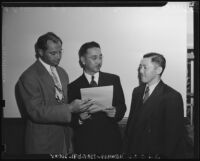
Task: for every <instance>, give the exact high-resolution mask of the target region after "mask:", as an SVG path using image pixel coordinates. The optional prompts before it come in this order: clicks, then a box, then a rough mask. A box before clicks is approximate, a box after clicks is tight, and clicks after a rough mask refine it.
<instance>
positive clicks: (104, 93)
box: [81, 86, 113, 106]
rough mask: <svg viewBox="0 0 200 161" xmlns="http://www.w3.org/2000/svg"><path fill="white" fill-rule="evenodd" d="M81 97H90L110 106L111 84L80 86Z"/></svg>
mask: <svg viewBox="0 0 200 161" xmlns="http://www.w3.org/2000/svg"><path fill="white" fill-rule="evenodd" d="M81 98H82V99H85V98H91V99H93V100H95V101H98V102H99V103H101V104H103V105H105V106H112V100H113V86H101V87H92V88H81Z"/></svg>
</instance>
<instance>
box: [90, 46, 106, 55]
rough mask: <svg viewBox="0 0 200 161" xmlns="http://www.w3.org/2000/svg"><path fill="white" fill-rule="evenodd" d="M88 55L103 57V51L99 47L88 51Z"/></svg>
mask: <svg viewBox="0 0 200 161" xmlns="http://www.w3.org/2000/svg"><path fill="white" fill-rule="evenodd" d="M87 54H90V55H102V53H101V49H100V48H97V47H93V48H89V49H87Z"/></svg>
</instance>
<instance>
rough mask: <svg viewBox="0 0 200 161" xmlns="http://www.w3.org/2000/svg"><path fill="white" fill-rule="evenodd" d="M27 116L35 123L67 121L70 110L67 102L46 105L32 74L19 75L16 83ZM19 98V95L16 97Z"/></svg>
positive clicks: (69, 117) (68, 120)
mask: <svg viewBox="0 0 200 161" xmlns="http://www.w3.org/2000/svg"><path fill="white" fill-rule="evenodd" d="M16 86H17V87H16V89H17V90H18V92H17V93H19V94H20V99H21V101H20V102H23V106H24V107H23V108H24V109H25V111H26V113H27V114H28V117H29V118H30V119H31V120H33V121H34V122H37V123H68V122H70V121H71V112H70V110H69V108H68V106H69V105H68V104H55V105H47V104H45V103H44V100H43V95H42V91H41V90H42V88H41V87H40V84H39V81H38V80H37V79H36V78H35V77H33V76H30V75H29V76H26V77H25V76H24V77H21V78H20V79H19V81H18V83H17V85H16ZM18 98H19V97H18Z"/></svg>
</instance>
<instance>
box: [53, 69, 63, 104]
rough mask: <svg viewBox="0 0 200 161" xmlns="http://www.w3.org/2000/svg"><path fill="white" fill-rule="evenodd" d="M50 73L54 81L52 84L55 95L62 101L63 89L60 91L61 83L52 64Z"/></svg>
mask: <svg viewBox="0 0 200 161" xmlns="http://www.w3.org/2000/svg"><path fill="white" fill-rule="evenodd" d="M51 73H52V77H53V81H54V84H55V91H56V93H55V97H56V99H57V100H58V101H59V102H62V101H63V99H64V96H63V91H62V85H61V83H60V81H59V80H58V77H57V75H56V68H55V67H53V66H51Z"/></svg>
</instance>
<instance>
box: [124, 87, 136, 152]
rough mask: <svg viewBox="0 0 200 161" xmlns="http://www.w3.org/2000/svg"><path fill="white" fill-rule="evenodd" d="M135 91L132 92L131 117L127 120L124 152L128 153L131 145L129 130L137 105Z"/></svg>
mask: <svg viewBox="0 0 200 161" xmlns="http://www.w3.org/2000/svg"><path fill="white" fill-rule="evenodd" d="M134 91H135V90H133V92H132V99H131V108H130V112H129V116H128V119H127V123H126V127H125V130H124V138H123V152H125V153H127V152H128V144H129V140H128V129H129V128H130V127H129V126H130V120H131V119H132V113H133V111H134V103H135V97H134V93H135V92H134Z"/></svg>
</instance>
